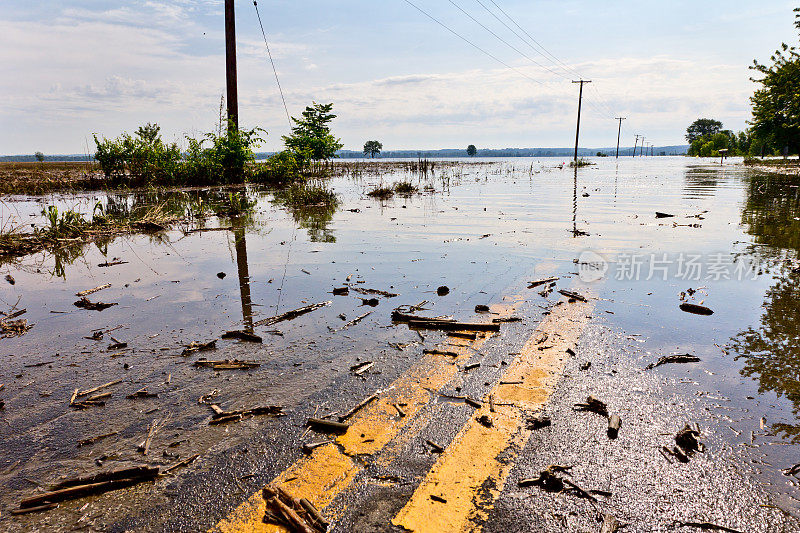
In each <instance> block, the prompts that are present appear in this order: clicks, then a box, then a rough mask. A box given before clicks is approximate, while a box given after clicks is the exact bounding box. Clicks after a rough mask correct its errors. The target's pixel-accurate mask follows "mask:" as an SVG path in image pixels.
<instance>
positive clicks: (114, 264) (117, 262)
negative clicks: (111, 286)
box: [97, 260, 128, 268]
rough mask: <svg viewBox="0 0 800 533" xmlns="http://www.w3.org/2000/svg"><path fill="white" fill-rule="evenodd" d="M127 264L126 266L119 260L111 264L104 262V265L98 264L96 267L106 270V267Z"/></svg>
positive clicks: (125, 262)
mask: <svg viewBox="0 0 800 533" xmlns="http://www.w3.org/2000/svg"><path fill="white" fill-rule="evenodd" d="M127 264H128V262H127V261H119V260H117V261H111V262H109V261H106V262H105V263H100V264H99V265H97V266H99V267H101V268H106V267H112V266H117V265H127Z"/></svg>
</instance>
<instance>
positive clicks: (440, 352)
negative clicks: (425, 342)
mask: <svg viewBox="0 0 800 533" xmlns="http://www.w3.org/2000/svg"><path fill="white" fill-rule="evenodd" d="M422 353H423V354H425V355H446V356H448V357H458V354H457V353H456V352H448V351H443V350H429V349H427V348H426V349H424V350H422Z"/></svg>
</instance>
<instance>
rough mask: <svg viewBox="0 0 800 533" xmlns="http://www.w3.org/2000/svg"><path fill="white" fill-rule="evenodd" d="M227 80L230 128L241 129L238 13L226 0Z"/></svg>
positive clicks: (231, 2)
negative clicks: (237, 54) (238, 85)
mask: <svg viewBox="0 0 800 533" xmlns="http://www.w3.org/2000/svg"><path fill="white" fill-rule="evenodd" d="M225 80H226V82H227V88H228V128H229V129H237V130H238V129H239V90H238V88H237V83H236V14H235V12H234V9H233V0H225Z"/></svg>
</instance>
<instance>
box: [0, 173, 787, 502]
mask: <svg viewBox="0 0 800 533" xmlns="http://www.w3.org/2000/svg"><path fill="white" fill-rule="evenodd" d="M594 162H595V163H596V165H595V166H591V167H587V168H581V169H579V170H577V172H576V171H574V170H572V169H569V168H567V167H564V166H563V165H562V163H561V161H559V160H555V159H535V158H533V159H508V160H497V161H493V162H491V163H486V162H484V163H483V164H469V163H468V162H465V164H463V165H451V166H444V165H441V164H440V166H439V167H438V168H435V169H434V173H433V174H430V173H429V174H427V175H426V176H420V175H418V174H415V173H412V172H407V171H397V172H394V173H389V174H384V175H375V174H373V173H370V172H369V167H366V168H365V169H364V171H363V172H362V173H360V174H357V175H349V176H342V177H336V178H333V179H331V180H329V181H326V182H325V186H326V187H328V188H329V189H331V190H332V191H334V192H335V193H336V194H337V197H338V199H339V202H338V205H337V206H336V207H327V208H326V207H307V208H292V207H287V206H286V204H285V202H284V201H283V200H282V198H283V196H282V195H280V194H275V193H274V192H273V191H270V190H268V189H260V188H257V187H250V188H247V189H223V190H190V191H174V192H141V193H130V194H114V195H109V196H106V195H105V194H90V193H87V194H83V195H68V196H64V195H56V196H52V197H45V198H35V199H34V198H11V199H6V200H5V201H4V203H3V204H0V222H2V224H1V225H2V227H4V228H9V227H11V226H19V225H23V224H24V225H28V224H34V225H37V224H43V219H42V217H41V216H39V213H40V211H41V210H42V208H43V207H44V206H46V205H57V206H58V207H59V209H60V210H63V209H74V210H77V211H80V212H82V213H85V214H86V215H87V216H90V214H91V213H92V212H93V210H94V209H95V206H96V205H97V204H98V203H99V204H100V205H102V206H103V210H104V211H105V212H107V213H109V212H111V213H118V214H121V215H124V214H125V213H129V212H130V211H131V210H136V209H145V210H146V209H150V208H152V206H153V205H158V206H162V207H163V209H165V210H167V211H169V212H171V213H174V214H179V215H181V216H183V217H185V221H184V222H182V223H180V224H178V225H175V226H173V227H172V228H171V229H170V231H167V232H164V233H159V234H157V235H132V236H121V237H116V238H104V239H103V240H102V241H98V242H97V243H93V244H89V245H76V246H66V247H64V248H62V249H60V250H57V251H55V252H47V253H41V254H36V255H34V256H30V257H26V258H23V259H20V260H15V261H9V262H6V263H5V264H3V265H2V267H1V268H0V275H2V276H5V275H6V274H10V275H11V276H13V278H14V280H15V284H13V285H11V284H9V283H7V282H6V281H3V280H0V284H1V285H0V299H1V300H0V304H1V305H2V308H1V309H0V310H3V311H9V312H10V310H11V309H23V308H24V309H27V312H26V313H25V314H24V315H23V316H22V318H26V319H27V320H28V323H29V324H33V327H32V329H30V330H29V331H28V332H27V333H25V334H24V335H21V336H19V337H11V338H5V339H0V354H2V355H0V358H1V359H0V360H1V361H2V363H0V383H2V384H3V385H4V388H3V389H2V391H0V399H2V400H4V401H5V408H4V409H3V410H0V422H2V423H0V438H2V442H3V445H2V447H0V479H2V482H3V486H4V487H6V488H7V490H6V491H4V494H3V496H0V503H2V505H3V506H4V507H6V508H10V507H11V506H13V505H14V503H15V502H16V501H17V500H18V499H19V498H20V497H22V496H24V495H27V494H29V493H31V492H32V491H33V490H34V489H35V488H36V485H37V484H42V485H46V484H47V482H49V481H51V480H53V479H56V478H57V477H58V476H59V475H68V474H73V473H76V472H77V473H80V472H84V471H86V470H89V469H91V468H92V467H93V466H94V465H95V464H106V465H107V466H111V465H116V464H124V463H125V462H126V461H136V460H141V459H142V456H141V454H140V453H139V452H137V450H136V447H137V445H138V444H139V443H140V442H141V441H142V440H143V437H144V435H145V434H146V433H147V428H148V425H149V424H150V423H151V422H152V421H153V420H159V421H160V422H163V424H164V425H163V429H162V430H161V434H160V435H159V441H158V445H157V446H155V447H154V449H155V450H156V451H155V452H151V453H152V454H157V455H154V456H153V457H154V458H153V459H152V460H155V461H159V462H162V463H163V464H171V463H172V462H174V461H176V460H177V459H178V457H180V458H186V457H189V456H191V455H192V454H194V453H197V454H201V455H202V454H203V453H204V452H206V451H208V450H210V449H212V448H214V447H216V448H217V449H219V448H220V447H225V446H229V445H231V443H234V442H237V439H243V438H245V436H246V435H244V432H245V431H247V430H248V429H247V427H245V429H243V430H242V432H237V431H236V430H233V431H231V430H229V429H228V428H219V427H208V426H207V420H208V419H209V418H210V411H209V409H208V407H207V406H206V405H202V404H199V403H198V398H200V397H201V396H203V395H206V394H209V393H212V392H213V391H215V390H216V391H218V392H217V393H216V394H217V396H216V397H217V398H219V399H220V401H221V402H222V403H223V407H225V408H244V407H248V406H253V405H262V404H275V405H282V406H284V407H285V408H287V409H291V408H298V406H300V407H303V406H304V407H305V408H308V407H309V406H308V405H307V404H305V403H304V402H306V400H307V399H308V398H311V397H312V396H314V397H317V396H315V395H319V394H320V392H321V391H322V392H324V391H326V390H328V388H329V387H331V384H332V383H333V382H334V381H335V380H336V379H337V378H338V377H340V376H342V375H347V374H348V372H349V368H350V367H351V366H352V365H354V364H357V363H358V362H360V361H366V360H370V361H376V362H378V366H381V365H382V366H384V367H386V368H389V367H392V368H402V367H403V366H404V365H407V364H410V362H411V361H413V360H414V358H415V357H417V356H416V355H415V353H416V352H412V351H411V350H409V349H407V346H413V345H414V343H419V342H420V338H419V337H418V336H417V335H416V334H414V333H413V332H409V331H403V332H400V331H397V330H395V329H393V328H391V327H390V326H391V320H390V318H389V316H390V313H391V310H392V309H393V308H395V307H397V306H399V305H413V304H417V303H420V302H423V301H427V302H428V303H427V304H426V306H425V307H426V309H428V311H427V312H426V313H425V314H427V315H429V316H438V315H452V316H454V317H456V318H459V319H465V320H469V319H474V318H475V313H474V308H475V306H476V305H478V304H487V303H498V302H499V301H501V300H502V298H503V296H506V295H508V294H509V293H508V290H509V287H515V286H518V285H519V283H520V282H521V281H522V280H532V279H535V278H539V277H547V276H550V275H555V276H562V277H565V278H568V279H574V280H575V282H576V283H582V284H584V285H589V286H590V288H591V292H592V293H594V294H596V295H597V296H598V298H599V300H598V302H597V306H596V312H595V318H594V319H595V320H596V321H599V322H601V323H604V324H608V325H609V326H612V327H614V328H618V329H621V330H622V331H624V332H626V333H627V334H628V335H632V336H634V337H633V338H634V339H635V340H636V341H637V342H638V343H639V345H640V358H641V364H642V367H644V366H646V365H647V364H649V363H654V362H656V361H657V360H658V358H659V357H661V356H665V355H670V354H686V353H688V354H692V355H695V356H697V357H699V358H700V359H701V361H700V362H699V363H690V364H667V365H662V366H659V367H657V368H655V369H652V370H649V372H654V373H658V374H659V375H661V376H663V379H664V382H665V385H666V386H667V387H668V388H669V389H670V390H671V391H674V392H675V393H678V394H683V395H686V396H688V397H699V398H701V399H703V400H704V401H707V402H708V403H707V406H708V409H707V412H708V418H707V419H706V420H698V421H697V422H698V423H699V424H700V425H701V427H702V428H703V433H704V439H705V440H706V441H707V442H708V443H710V444H712V445H718V446H727V447H730V448H731V449H733V450H736V451H737V453H740V454H741V456H742V457H743V460H747V461H750V462H751V463H753V464H755V465H757V469H758V470H759V471H760V472H761V474H760V475H761V476H762V477H763V479H762V481H763V483H764V484H765V486H766V487H767V488H768V490H769V491H770V492H772V493H773V494H774V495H775V497H776V501H778V502H779V504H780V505H781V506H782V507H783V508H785V509H794V510H797V509H798V508H800V507H799V506H798V504H799V503H800V501H798V500H799V499H800V497H798V492H797V491H798V487H797V480H796V479H795V478H794V477H791V476H785V475H783V474H782V473H781V469H784V468H788V467H791V466H792V465H794V464H795V463H796V462H797V459H796V457H797V454H798V448H797V446H798V445H800V419H799V417H800V383H799V382H798V379H800V331H799V328H800V326H798V324H800V322H799V321H798V319H800V305H798V304H800V289H798V283H797V282H798V281H799V280H800V270H796V269H797V267H798V265H800V261H799V258H798V257H797V254H798V251H800V196H798V184H797V182H794V183H793V182H792V180H791V178H788V177H777V176H769V175H765V174H759V173H756V172H753V171H750V170H747V169H745V168H744V167H743V166H741V165H740V164H739V162H738V161H736V160H728V161H726V162H725V164H724V165H720V163H719V161H718V160H713V161H712V160H700V159H689V158H671V157H654V158H637V159H632V158H625V159H621V160H619V161H615V160H614V159H605V158H598V159H596V160H594ZM404 180H408V181H412V182H414V183H415V184H416V185H417V186H418V187H419V188H420V193H418V194H412V195H410V196H395V197H394V198H392V199H389V200H385V201H381V200H376V199H372V198H369V197H368V196H367V195H366V193H367V192H368V191H370V190H372V189H373V188H374V187H376V186H378V185H381V184H391V183H393V182H396V181H404ZM234 197H238V198H243V197H246V198H247V199H248V200H249V202H251V203H252V204H253V207H252V209H251V210H248V211H246V212H244V213H239V214H236V213H233V212H230V210H229V209H228V211H229V212H227V213H225V211H226V206H229V204H230V202H231V199H232V198H234ZM215 212H216V213H218V215H215V214H213V213H215ZM656 212H661V213H664V214H669V215H674V216H672V217H664V218H657V217H656ZM202 228H205V229H209V230H210V231H195V230H198V229H202ZM120 261H121V262H122V263H121V264H117V265H114V266H99V265H101V264H103V263H106V262H112V263H113V262H120ZM107 283H110V284H111V287H110V288H107V289H104V290H101V291H99V292H97V293H94V294H91V295H90V296H88V298H89V299H90V300H91V301H93V302H94V301H101V302H108V303H116V304H117V305H115V306H113V307H110V308H108V309H106V310H104V311H102V312H98V311H87V310H83V309H78V308H76V307H74V306H73V302H75V301H76V300H78V298H77V297H76V296H75V294H76V293H77V292H79V291H82V290H85V289H90V288H93V287H96V286H100V285H103V284H107ZM348 283H349V284H350V286H351V287H354V288H362V289H378V290H381V291H387V292H390V293H396V294H398V296H396V297H391V298H387V297H384V296H381V295H378V296H375V295H366V294H359V293H357V292H355V291H353V290H351V291H350V293H349V295H347V296H334V295H332V294H331V291H332V289H333V288H334V287H342V286H344V285H345V284H348ZM440 286H447V287H448V288H449V289H450V290H449V294H448V295H446V296H439V295H437V288H438V287H440ZM682 293H684V294H683V300H681V297H682ZM524 294H525V297H526V298H527V299H528V300H529V301H530V305H531V309H538V308H537V306H546V305H547V304H548V297H543V296H540V295H539V294H538V293H537V292H536V291H533V290H531V291H528V292H527V293H524ZM557 296H558V295H557V294H555V295H551V296H549V299H550V301H554V300H555V299H556V297H557ZM371 298H378V300H379V303H378V305H377V306H376V307H372V306H370V305H367V302H365V300H369V299H371ZM326 301H331V302H332V303H331V304H330V305H328V306H326V307H323V308H321V309H318V310H316V311H313V312H311V313H309V314H306V315H304V316H302V317H300V318H297V319H295V320H292V321H285V322H280V323H278V324H275V325H274V326H268V327H258V326H254V324H256V323H257V322H258V321H259V320H261V319H263V318H267V317H270V316H273V315H277V314H279V313H283V312H286V311H289V310H292V309H296V308H299V307H302V306H305V305H308V304H312V303H319V302H326ZM683 301H686V302H690V303H695V304H700V305H703V306H706V307H708V308H710V309H712V310H713V311H714V314H713V315H711V316H701V315H695V314H689V313H686V312H684V311H682V310H680V309H679V305H680V304H681V303H683ZM366 313H370V314H369V315H367V316H366V317H364V318H363V319H362V320H361V321H360V322H358V323H357V324H354V325H352V326H349V327H347V328H346V329H342V328H343V326H345V325H346V324H347V323H348V322H349V321H351V320H353V319H356V318H358V317H361V316H363V315H365V314H366ZM233 329H244V330H248V331H255V333H256V334H258V335H261V336H263V337H264V343H263V345H258V344H253V343H246V342H240V341H236V340H218V341H217V350H216V351H207V352H199V353H194V354H191V355H190V356H188V357H185V356H182V355H181V353H182V351H183V349H184V346H185V345H187V344H189V343H191V342H193V341H199V342H208V341H211V340H214V339H218V338H219V336H220V334H221V333H224V332H225V331H227V330H233ZM98 330H102V331H104V332H105V333H104V335H103V338H102V339H101V340H94V339H91V338H89V337H91V335H92V333H93V332H94V331H98ZM273 330H277V331H273ZM111 337H114V338H113V339H112V338H111ZM116 341H120V342H124V343H127V347H125V348H119V349H109V346H110V345H112V344H113V343H115V342H116ZM390 343H392V344H390ZM398 343H399V344H398ZM200 357H207V358H209V359H224V358H239V359H247V360H254V361H258V362H260V363H261V367H259V368H257V369H254V370H249V371H233V372H215V371H213V370H210V369H202V368H195V367H193V366H192V363H193V362H194V361H196V360H197V359H198V358H200ZM387 372H388V371H387ZM118 379H119V380H123V382H122V383H120V384H119V385H115V386H112V387H109V388H108V389H107V390H108V391H110V392H113V395H112V397H111V398H109V399H108V400H107V403H106V405H105V406H102V407H100V406H97V407H90V408H88V409H86V410H71V409H70V408H69V406H68V404H69V399H70V397H71V395H72V393H73V391H74V390H75V389H76V388H80V389H89V388H91V387H95V386H98V385H102V384H104V383H107V382H109V381H113V380H118ZM142 388H146V389H147V391H148V392H150V393H154V394H158V397H154V398H143V399H136V400H132V399H127V398H126V395H129V394H132V393H134V392H136V391H137V390H140V389H142ZM331 394H332V395H335V394H336V392H331ZM317 407H319V408H320V409H322V408H324V405H323V406H317ZM315 409H316V407H315ZM262 430H263V429H262ZM112 432H115V434H114V435H111V436H109V437H107V438H105V439H103V440H102V441H99V442H98V443H96V444H94V445H92V446H88V447H81V448H78V447H77V446H76V443H77V442H78V441H80V440H82V439H85V438H89V437H94V436H97V435H101V434H106V433H112ZM175 443H178V444H175ZM170 445H174V446H170Z"/></svg>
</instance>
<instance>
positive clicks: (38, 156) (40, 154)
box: [33, 152, 44, 163]
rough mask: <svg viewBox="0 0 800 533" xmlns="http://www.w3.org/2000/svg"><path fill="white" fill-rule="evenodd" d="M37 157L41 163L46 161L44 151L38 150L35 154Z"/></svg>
mask: <svg viewBox="0 0 800 533" xmlns="http://www.w3.org/2000/svg"><path fill="white" fill-rule="evenodd" d="M33 155H34V156H35V157H36V160H37V161H38V162H39V163H41V162H43V161H44V154H43V153H42V152H36V153H35V154H33Z"/></svg>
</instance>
